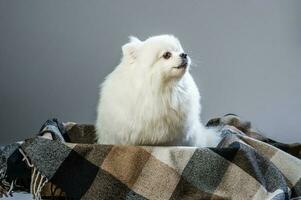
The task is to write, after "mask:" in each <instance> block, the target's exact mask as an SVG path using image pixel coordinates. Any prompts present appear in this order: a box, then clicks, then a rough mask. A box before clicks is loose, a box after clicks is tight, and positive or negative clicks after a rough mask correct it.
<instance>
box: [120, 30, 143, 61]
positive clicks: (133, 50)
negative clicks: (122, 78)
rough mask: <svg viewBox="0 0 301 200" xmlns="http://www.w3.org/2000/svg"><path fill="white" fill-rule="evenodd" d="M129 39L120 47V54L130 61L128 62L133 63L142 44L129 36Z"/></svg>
mask: <svg viewBox="0 0 301 200" xmlns="http://www.w3.org/2000/svg"><path fill="white" fill-rule="evenodd" d="M129 39H130V41H129V42H128V43H126V44H125V45H123V46H122V53H123V57H125V58H127V59H130V62H134V61H135V59H136V58H137V54H138V49H139V47H140V46H141V44H142V42H141V41H140V40H139V39H138V38H137V37H134V36H130V37H129Z"/></svg>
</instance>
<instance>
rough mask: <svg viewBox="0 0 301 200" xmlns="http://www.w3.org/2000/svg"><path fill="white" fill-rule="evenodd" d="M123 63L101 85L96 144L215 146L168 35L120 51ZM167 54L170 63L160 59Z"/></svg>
mask: <svg viewBox="0 0 301 200" xmlns="http://www.w3.org/2000/svg"><path fill="white" fill-rule="evenodd" d="M122 52H123V58H122V60H121V63H120V64H119V65H118V66H117V67H116V68H115V70H114V71H113V72H112V73H111V74H109V75H108V76H107V77H106V79H105V81H104V82H103V83H102V85H101V92H100V100H99V105H98V109H97V121H96V129H97V135H98V143H101V144H131V145H193V146H200V147H204V146H216V145H217V143H218V142H219V141H220V137H219V136H218V134H217V133H216V132H215V131H213V130H210V129H206V128H205V127H204V126H203V125H202V123H201V122H200V111H201V106H200V94H199V91H198V88H197V86H196V84H195V82H194V80H193V78H192V76H191V75H190V73H189V64H190V58H189V57H188V65H187V67H182V68H176V67H178V66H180V65H181V63H182V58H181V57H180V54H181V53H183V52H184V51H183V48H182V46H181V44H180V42H179V40H178V39H177V38H175V37H174V36H172V35H159V36H154V37H150V38H148V39H147V40H145V41H140V40H139V39H137V38H135V37H131V38H130V42H129V43H127V44H125V45H124V46H123V47H122ZM166 52H170V53H171V57H170V58H169V59H166V58H164V56H163V55H164V53H166Z"/></svg>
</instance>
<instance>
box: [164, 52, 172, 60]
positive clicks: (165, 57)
mask: <svg viewBox="0 0 301 200" xmlns="http://www.w3.org/2000/svg"><path fill="white" fill-rule="evenodd" d="M170 57H171V53H170V52H169V51H167V52H165V53H164V54H163V58H164V59H169V58H170Z"/></svg>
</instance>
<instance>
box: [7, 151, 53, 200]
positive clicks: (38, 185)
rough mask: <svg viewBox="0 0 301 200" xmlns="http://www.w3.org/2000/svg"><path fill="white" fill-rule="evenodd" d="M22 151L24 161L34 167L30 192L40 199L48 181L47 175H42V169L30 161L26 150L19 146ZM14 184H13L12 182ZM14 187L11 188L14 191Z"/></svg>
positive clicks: (34, 197)
mask: <svg viewBox="0 0 301 200" xmlns="http://www.w3.org/2000/svg"><path fill="white" fill-rule="evenodd" d="M19 151H20V153H21V154H22V155H23V159H22V160H23V161H25V162H26V164H27V165H28V167H30V168H32V169H33V170H32V174H31V180H30V193H31V194H32V196H33V199H37V200H40V199H42V197H41V191H42V189H43V187H44V186H45V185H46V183H48V179H47V177H45V176H44V175H42V174H41V173H40V171H39V170H38V169H37V168H36V167H35V166H34V165H33V164H32V163H31V162H30V161H29V158H28V157H27V156H26V154H25V153H24V151H23V150H22V149H21V148H19ZM12 185H13V184H12ZM12 187H13V186H12ZM12 190H13V189H11V190H9V191H12Z"/></svg>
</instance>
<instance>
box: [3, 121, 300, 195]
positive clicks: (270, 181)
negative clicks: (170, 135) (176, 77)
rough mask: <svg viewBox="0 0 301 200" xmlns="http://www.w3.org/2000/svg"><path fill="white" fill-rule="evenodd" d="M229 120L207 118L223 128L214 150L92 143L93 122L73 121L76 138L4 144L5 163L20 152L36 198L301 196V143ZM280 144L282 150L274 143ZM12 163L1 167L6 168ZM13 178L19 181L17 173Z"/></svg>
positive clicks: (72, 135)
mask: <svg viewBox="0 0 301 200" xmlns="http://www.w3.org/2000/svg"><path fill="white" fill-rule="evenodd" d="M225 118H227V116H225V117H222V118H219V120H216V119H215V120H213V121H214V123H212V121H211V122H210V121H209V122H210V123H208V126H213V124H214V126H221V133H222V135H223V140H222V141H221V142H220V144H219V145H218V146H217V147H216V148H196V147H157V146H151V147H150V146H122V145H99V144H92V143H93V142H94V141H95V134H94V133H95V130H94V127H93V126H91V125H77V124H71V125H70V124H69V125H67V126H66V127H67V129H68V131H67V134H68V136H69V137H70V140H71V141H72V142H76V143H61V142H59V141H52V140H47V139H43V138H39V137H36V138H32V139H28V140H26V141H24V142H22V143H19V144H14V146H13V147H12V148H10V150H9V151H8V150H6V151H5V150H4V149H2V158H3V161H2V164H3V163H5V161H7V159H6V160H5V158H7V157H10V155H12V154H14V153H13V152H14V151H13V150H11V149H15V151H17V150H18V151H19V152H22V155H23V156H24V157H23V158H22V160H23V161H24V162H23V163H26V167H27V169H28V170H30V179H31V181H30V184H28V185H27V187H25V188H28V190H29V191H30V192H31V193H32V194H34V196H35V197H36V198H40V197H42V198H55V199H57V198H58V197H59V196H60V197H61V198H71V199H133V200H134V199H137V200H138V199H139V200H140V199H291V198H297V197H301V160H300V157H299V156H300V152H301V145H300V144H293V145H286V146H285V148H284V147H283V145H285V144H281V143H277V142H275V141H273V140H268V139H267V138H265V137H264V136H262V137H260V138H259V136H261V134H260V133H256V134H255V135H257V136H258V137H255V136H254V137H255V138H254V137H251V136H252V135H251V134H250V133H251V132H252V133H253V132H254V129H253V128H252V127H251V125H250V124H247V126H246V124H244V121H242V120H240V119H239V118H237V117H235V116H231V118H232V119H233V118H236V120H238V124H236V126H234V125H233V124H232V125H231V123H230V122H229V121H227V120H225ZM230 121H231V120H230ZM230 125H231V126H230ZM238 125H241V127H240V126H238ZM242 127H244V128H245V129H244V132H242V131H241V129H242ZM254 133H255V132H254ZM269 142H270V144H269ZM86 143H90V144H86ZM279 144H280V146H281V147H283V149H284V150H281V149H280V148H278V147H277V145H278V146H279ZM291 148H292V149H294V150H293V151H292V153H290V152H291V150H290V149H291ZM285 151H286V152H285ZM3 152H6V155H5V156H4V153H3ZM7 152H10V153H7ZM292 154H293V155H292ZM0 155H1V153H0ZM298 157H299V158H298ZM8 168H9V167H8V166H4V165H3V166H2V171H5V169H8ZM0 179H1V160H0ZM2 179H5V177H2ZM6 181H7V180H6ZM11 181H12V182H13V183H14V181H15V183H16V179H12V180H11ZM8 182H9V181H8ZM0 185H1V184H0ZM5 185H8V186H9V184H2V190H5V189H6V190H7V188H5ZM12 185H14V184H12ZM15 185H17V184H15ZM23 189H24V188H23ZM0 193H1V186H0Z"/></svg>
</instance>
